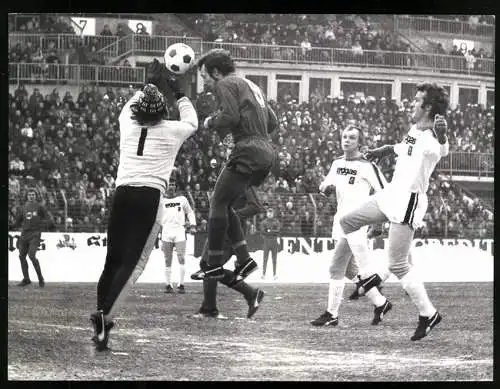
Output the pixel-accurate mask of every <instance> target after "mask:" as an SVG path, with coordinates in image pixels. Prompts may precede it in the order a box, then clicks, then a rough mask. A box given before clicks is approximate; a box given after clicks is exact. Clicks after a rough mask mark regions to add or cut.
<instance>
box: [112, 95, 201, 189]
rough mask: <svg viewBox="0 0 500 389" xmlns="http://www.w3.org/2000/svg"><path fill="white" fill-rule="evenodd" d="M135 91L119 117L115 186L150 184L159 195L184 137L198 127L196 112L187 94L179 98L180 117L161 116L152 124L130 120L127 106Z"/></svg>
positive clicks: (135, 97) (130, 102)
mask: <svg viewBox="0 0 500 389" xmlns="http://www.w3.org/2000/svg"><path fill="white" fill-rule="evenodd" d="M141 93H142V92H140V91H139V92H137V93H136V94H135V95H134V96H133V97H132V98H131V99H130V100H129V101H128V102H127V103H126V104H125V106H124V107H123V109H122V111H121V113H120V117H119V119H118V120H119V123H120V163H119V165H118V173H117V177H116V186H117V187H118V186H120V185H131V186H149V187H152V188H157V189H159V190H160V191H161V193H162V195H163V194H164V193H165V189H166V186H167V185H168V181H169V178H170V174H171V173H172V169H173V167H174V162H175V158H176V156H177V153H178V151H179V149H180V148H181V146H182V144H183V143H184V141H185V140H186V139H187V138H189V137H190V136H191V135H192V134H193V133H194V132H195V131H196V129H197V128H198V116H197V114H196V111H195V109H194V107H193V104H192V103H191V101H190V100H189V99H188V98H187V97H183V98H181V99H179V100H178V108H179V113H180V120H162V121H160V122H159V123H158V124H155V125H153V126H149V127H146V126H141V125H140V124H139V123H137V122H136V121H135V120H132V118H131V116H132V111H131V110H130V106H131V105H132V103H134V102H136V101H137V100H138V98H139V96H140V95H141Z"/></svg>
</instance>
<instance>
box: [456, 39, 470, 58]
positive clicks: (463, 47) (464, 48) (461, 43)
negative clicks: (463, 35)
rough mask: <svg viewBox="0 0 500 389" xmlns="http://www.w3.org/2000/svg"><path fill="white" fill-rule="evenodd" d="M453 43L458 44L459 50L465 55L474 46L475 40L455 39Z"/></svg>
mask: <svg viewBox="0 0 500 389" xmlns="http://www.w3.org/2000/svg"><path fill="white" fill-rule="evenodd" d="M453 45H454V46H457V48H458V50H459V51H460V52H461V53H462V54H463V55H465V54H467V52H468V51H469V50H472V49H473V48H474V41H469V40H466V39H453Z"/></svg>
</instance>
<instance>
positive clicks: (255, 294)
mask: <svg viewBox="0 0 500 389" xmlns="http://www.w3.org/2000/svg"><path fill="white" fill-rule="evenodd" d="M233 209H234V210H235V213H236V214H237V215H238V217H239V218H240V221H241V227H242V229H243V233H244V235H246V232H247V231H246V220H247V219H248V218H250V217H252V216H254V215H256V214H258V213H260V212H262V211H263V210H264V208H263V207H262V205H261V204H260V202H259V200H258V198H257V195H256V193H255V190H254V188H253V187H250V188H248V189H247V190H246V191H245V193H244V194H243V195H241V196H240V197H238V198H237V199H236V200H235V201H234V202H233ZM234 254H235V252H234V250H233V248H232V247H231V239H230V238H229V237H228V236H227V235H226V239H225V242H224V254H223V255H222V262H221V264H225V263H226V262H228V261H229V260H230V259H231V257H232V256H233V255H234ZM207 262H208V239H207V241H206V242H205V246H204V248H203V252H202V255H201V260H200V269H201V270H199V271H198V272H197V273H194V274H193V276H192V277H191V278H193V279H198V278H197V275H198V274H199V273H202V272H203V271H204V269H206V267H207ZM219 281H220V282H221V283H222V284H224V285H226V286H227V287H229V288H231V289H234V290H236V291H237V292H239V293H241V294H242V295H243V296H244V297H245V300H246V301H247V303H248V312H247V318H249V319H250V318H251V317H252V316H253V315H254V314H255V312H257V309H258V308H259V305H260V302H261V301H262V299H263V298H264V291H263V290H262V289H259V288H254V287H252V286H250V285H249V284H247V283H246V282H245V281H244V280H237V279H236V275H235V273H234V272H233V271H231V270H228V269H224V277H223V278H222V279H220V280H219ZM217 282H218V281H217V279H215V278H208V277H207V278H204V279H203V302H202V304H201V308H200V309H199V311H198V313H197V314H195V315H194V316H195V317H213V318H224V317H223V316H222V315H220V314H219V310H218V309H217V299H216V297H217Z"/></svg>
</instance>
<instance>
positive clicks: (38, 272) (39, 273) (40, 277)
mask: <svg viewBox="0 0 500 389" xmlns="http://www.w3.org/2000/svg"><path fill="white" fill-rule="evenodd" d="M30 260H31V262H32V263H33V267H34V268H35V272H36V275H37V277H38V281H42V282H43V275H42V269H41V268H40V262H38V259H36V258H30Z"/></svg>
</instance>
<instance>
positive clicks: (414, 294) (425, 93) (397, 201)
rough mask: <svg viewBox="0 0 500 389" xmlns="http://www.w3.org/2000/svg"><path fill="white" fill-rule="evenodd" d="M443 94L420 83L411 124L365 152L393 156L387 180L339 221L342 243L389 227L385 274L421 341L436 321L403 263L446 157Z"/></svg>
mask: <svg viewBox="0 0 500 389" xmlns="http://www.w3.org/2000/svg"><path fill="white" fill-rule="evenodd" d="M447 108H448V96H447V94H446V91H445V90H444V89H443V88H442V87H440V86H438V85H436V84H429V83H426V84H421V85H418V86H417V93H416V94H415V98H414V101H413V104H412V119H413V123H414V124H413V125H412V126H411V128H410V131H409V132H408V134H407V135H406V137H405V138H404V139H403V141H402V142H401V143H398V144H396V145H385V146H382V147H380V148H377V149H374V150H369V151H368V152H367V153H366V156H367V158H380V157H383V156H385V155H388V154H389V153H396V154H397V161H396V166H395V170H394V175H393V177H392V181H391V182H390V184H389V185H387V186H386V188H385V189H383V190H382V191H381V192H379V193H377V194H375V195H374V196H371V197H370V199H369V200H367V201H366V202H364V203H363V204H362V205H360V206H359V207H358V208H357V209H355V210H353V211H351V212H349V213H347V214H346V215H344V216H343V217H342V218H341V219H340V227H341V228H342V232H343V233H344V234H346V236H347V241H348V242H349V243H350V239H351V238H352V236H353V233H354V232H356V231H357V230H359V229H360V228H361V227H363V226H366V225H369V224H376V223H381V222H385V221H389V222H390V228H389V242H388V250H387V251H388V254H389V270H390V271H391V272H392V273H393V274H394V275H395V276H396V277H397V278H398V279H399V280H400V281H401V286H402V287H403V289H404V290H405V291H406V292H407V293H408V295H409V296H410V298H411V300H412V301H413V303H414V304H415V305H416V306H417V308H418V311H419V320H418V326H417V329H416V330H415V333H414V335H413V336H412V337H411V340H419V339H422V338H423V337H425V336H426V335H427V334H428V333H429V331H430V330H432V328H433V327H434V326H435V325H437V324H438V323H439V322H440V321H441V315H440V314H439V312H438V311H437V310H436V308H435V307H434V305H432V303H431V301H430V299H429V297H428V295H427V292H426V290H425V287H424V284H423V282H422V280H421V279H420V277H419V276H418V275H417V273H416V272H415V270H414V269H413V268H412V267H411V265H410V264H409V261H408V254H409V251H410V247H411V243H412V241H413V235H414V231H415V228H418V227H419V226H420V225H421V223H422V220H423V217H424V215H425V212H426V211H427V202H428V200H427V189H428V187H429V179H430V176H431V174H432V172H433V171H434V168H435V167H436V165H437V163H438V162H439V160H440V159H441V157H444V156H446V155H448V150H449V145H448V139H447V136H446V130H447V123H446V120H445V119H444V116H443V115H444V114H445V113H446V109H447ZM353 253H354V255H355V256H358V260H359V262H360V263H366V259H365V258H362V256H363V255H366V254H365V253H363V252H354V250H353Z"/></svg>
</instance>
